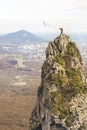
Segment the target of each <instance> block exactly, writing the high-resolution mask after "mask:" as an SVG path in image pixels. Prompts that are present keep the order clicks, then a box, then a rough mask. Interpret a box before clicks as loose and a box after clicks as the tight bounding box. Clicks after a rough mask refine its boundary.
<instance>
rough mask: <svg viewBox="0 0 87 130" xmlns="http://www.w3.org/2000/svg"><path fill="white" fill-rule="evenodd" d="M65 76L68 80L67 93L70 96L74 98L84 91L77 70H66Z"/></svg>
mask: <svg viewBox="0 0 87 130" xmlns="http://www.w3.org/2000/svg"><path fill="white" fill-rule="evenodd" d="M66 74H67V76H68V80H69V86H70V87H68V93H71V95H72V96H75V95H76V94H78V93H81V92H83V91H84V88H85V87H84V83H83V81H82V77H81V73H80V71H79V70H78V69H76V68H72V69H68V70H66Z"/></svg>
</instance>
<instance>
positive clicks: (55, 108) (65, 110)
mask: <svg viewBox="0 0 87 130" xmlns="http://www.w3.org/2000/svg"><path fill="white" fill-rule="evenodd" d="M51 96H52V108H51V111H52V113H53V114H55V115H56V114H59V118H64V117H66V116H67V115H69V113H70V110H69V105H68V104H67V101H66V98H65V97H64V95H63V94H62V93H61V92H60V90H59V89H58V91H57V92H51Z"/></svg>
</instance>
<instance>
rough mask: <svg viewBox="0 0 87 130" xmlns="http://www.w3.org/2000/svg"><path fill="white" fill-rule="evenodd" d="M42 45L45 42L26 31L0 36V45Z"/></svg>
mask: <svg viewBox="0 0 87 130" xmlns="http://www.w3.org/2000/svg"><path fill="white" fill-rule="evenodd" d="M38 42H39V43H40V42H41V43H43V42H45V40H44V39H43V38H41V37H39V36H37V35H35V34H33V33H31V32H28V31H26V30H19V31H16V32H13V33H8V34H5V35H0V43H3V44H4V43H12V44H22V43H23V44H26V43H38Z"/></svg>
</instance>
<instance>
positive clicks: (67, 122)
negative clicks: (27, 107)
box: [30, 34, 87, 130]
mask: <svg viewBox="0 0 87 130" xmlns="http://www.w3.org/2000/svg"><path fill="white" fill-rule="evenodd" d="M85 81H86V78H85V75H84V70H83V63H82V58H81V55H80V53H79V50H78V48H77V47H76V45H75V43H74V42H73V41H72V40H71V38H70V37H69V36H68V35H66V34H61V35H59V36H58V37H57V38H56V39H55V40H54V41H51V42H49V45H48V47H47V49H46V60H45V61H44V63H43V66H42V73H41V85H40V87H39V89H38V94H37V103H36V107H35V109H34V110H33V112H32V115H31V119H30V129H31V130H87V85H86V83H85Z"/></svg>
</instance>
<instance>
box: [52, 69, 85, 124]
mask: <svg viewBox="0 0 87 130" xmlns="http://www.w3.org/2000/svg"><path fill="white" fill-rule="evenodd" d="M51 80H52V82H53V84H55V85H56V86H57V91H56V92H51V97H52V113H53V114H57V113H58V114H59V117H60V118H64V117H69V118H70V122H71V121H72V120H73V118H72V116H71V115H70V109H69V108H70V106H69V102H70V101H71V99H72V97H73V96H76V95H77V94H78V93H83V92H84V90H85V89H86V87H85V85H84V83H83V81H82V77H81V73H80V71H79V70H78V69H75V68H71V69H67V70H66V76H63V75H62V74H58V75H54V74H52V75H51ZM67 124H68V125H69V121H68V119H67Z"/></svg>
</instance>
